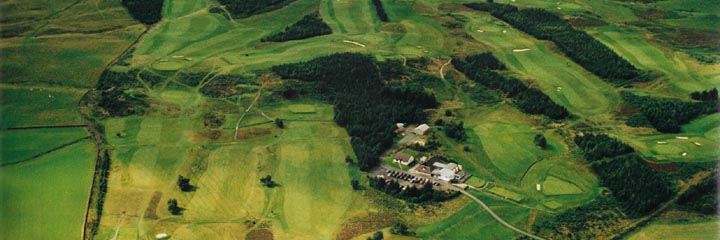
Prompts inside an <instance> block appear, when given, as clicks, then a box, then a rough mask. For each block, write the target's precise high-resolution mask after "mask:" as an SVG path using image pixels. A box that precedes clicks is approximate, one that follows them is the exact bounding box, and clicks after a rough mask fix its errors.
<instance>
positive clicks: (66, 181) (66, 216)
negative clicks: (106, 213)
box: [0, 141, 95, 239]
mask: <svg viewBox="0 0 720 240" xmlns="http://www.w3.org/2000/svg"><path fill="white" fill-rule="evenodd" d="M94 168H95V147H94V144H93V143H92V142H90V141H84V142H81V143H78V144H75V145H72V146H69V147H67V148H64V149H61V150H59V151H57V152H54V153H52V154H49V155H45V156H43V157H41V158H38V159H35V160H32V161H29V162H25V163H21V164H17V165H12V166H5V167H0V215H2V216H3V217H2V223H0V238H2V239H77V238H79V237H80V236H81V231H82V227H83V221H84V219H85V209H86V208H87V199H88V197H89V196H88V194H89V192H90V185H91V182H92V175H93V170H94Z"/></svg>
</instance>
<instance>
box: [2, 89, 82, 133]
mask: <svg viewBox="0 0 720 240" xmlns="http://www.w3.org/2000/svg"><path fill="white" fill-rule="evenodd" d="M84 92H85V90H82V89H74V88H61V87H45V86H40V87H37V86H35V87H33V86H17V85H9V84H0V100H1V101H2V103H3V107H2V108H1V109H0V127H2V128H10V127H24V126H52V125H73V124H82V120H81V119H80V113H79V112H78V110H77V104H78V102H79V101H80V98H81V97H82V95H83V94H84Z"/></svg>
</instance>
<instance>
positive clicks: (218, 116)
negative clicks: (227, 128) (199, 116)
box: [203, 111, 225, 128]
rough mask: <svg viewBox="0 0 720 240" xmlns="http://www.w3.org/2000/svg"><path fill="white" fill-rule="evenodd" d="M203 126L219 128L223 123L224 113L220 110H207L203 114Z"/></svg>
mask: <svg viewBox="0 0 720 240" xmlns="http://www.w3.org/2000/svg"><path fill="white" fill-rule="evenodd" d="M203 118H204V123H205V127H208V128H219V127H220V126H222V125H223V123H225V114H224V113H221V112H215V111H213V112H208V113H205V115H204V116H203Z"/></svg>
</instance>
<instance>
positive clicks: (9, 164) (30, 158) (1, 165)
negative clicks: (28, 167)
mask: <svg viewBox="0 0 720 240" xmlns="http://www.w3.org/2000/svg"><path fill="white" fill-rule="evenodd" d="M89 138H90V136H86V137H82V138H79V139H75V140H73V141H72V142H69V143H65V144H63V145H60V146H58V147H56V148H53V149H50V150H47V151H44V152H41V153H38V154H35V155H33V156H32V157H29V158H27V159H25V160H20V161H17V162H10V163H3V164H0V167H5V166H12V165H16V164H20V163H24V162H28V161H31V160H34V159H37V158H39V157H42V156H45V155H47V154H50V153H52V152H55V151H57V150H60V149H63V148H66V147H68V146H70V145H73V144H76V143H79V142H81V141H82V140H85V139H89Z"/></svg>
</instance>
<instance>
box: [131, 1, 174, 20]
mask: <svg viewBox="0 0 720 240" xmlns="http://www.w3.org/2000/svg"><path fill="white" fill-rule="evenodd" d="M163 2H164V1H163V0H122V5H123V6H124V7H125V8H127V10H128V12H130V16H132V17H133V18H135V20H138V21H139V22H141V23H144V24H147V25H152V24H155V23H157V22H159V21H160V19H162V7H163Z"/></svg>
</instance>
